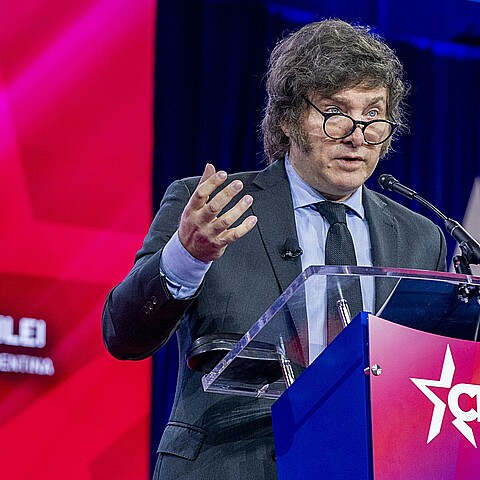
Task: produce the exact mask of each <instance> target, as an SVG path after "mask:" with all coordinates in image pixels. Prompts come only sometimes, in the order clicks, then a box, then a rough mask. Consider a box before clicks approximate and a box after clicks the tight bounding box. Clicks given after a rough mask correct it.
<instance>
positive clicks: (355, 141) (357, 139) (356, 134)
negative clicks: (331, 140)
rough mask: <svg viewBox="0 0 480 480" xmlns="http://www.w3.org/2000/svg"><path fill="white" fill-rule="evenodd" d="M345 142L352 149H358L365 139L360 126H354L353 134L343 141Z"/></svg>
mask: <svg viewBox="0 0 480 480" xmlns="http://www.w3.org/2000/svg"><path fill="white" fill-rule="evenodd" d="M343 140H344V141H345V142H349V143H351V144H352V145H353V146H354V147H360V146H361V145H362V144H363V142H364V140H365V138H364V136H363V128H362V126H361V125H358V124H357V125H355V129H354V130H353V132H352V133H351V134H350V135H349V136H348V137H345V138H344V139H343Z"/></svg>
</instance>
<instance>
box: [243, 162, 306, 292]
mask: <svg viewBox="0 0 480 480" xmlns="http://www.w3.org/2000/svg"><path fill="white" fill-rule="evenodd" d="M254 183H255V185H256V186H257V187H259V188H260V190H259V191H257V192H256V193H255V194H254V202H253V205H252V210H253V212H254V214H255V215H256V216H257V217H258V224H257V225H258V229H259V231H260V236H261V238H262V241H263V244H264V246H265V250H266V251H267V254H268V258H269V260H270V262H271V264H272V267H273V270H274V272H275V276H276V278H277V281H278V284H279V285H280V288H281V289H282V291H284V290H285V289H286V288H287V287H288V286H289V285H290V283H292V282H293V280H295V278H296V277H297V276H298V275H300V273H301V268H302V264H301V261H300V257H298V258H296V259H292V260H285V259H283V258H282V253H283V251H284V248H285V241H286V240H287V239H288V238H290V239H295V240H296V241H297V243H298V238H297V231H296V228H295V216H294V212H293V202H292V195H291V191H290V184H289V182H288V178H287V174H286V172H285V165H284V162H283V161H276V162H275V163H273V164H272V165H271V166H270V167H268V168H267V169H266V170H263V171H262V172H260V173H259V174H258V175H257V177H256V179H255V180H254Z"/></svg>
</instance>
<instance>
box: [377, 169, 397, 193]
mask: <svg viewBox="0 0 480 480" xmlns="http://www.w3.org/2000/svg"><path fill="white" fill-rule="evenodd" d="M396 183H398V180H397V179H396V178H395V177H394V176H393V175H390V174H388V173H382V175H380V176H379V177H378V184H379V185H380V186H381V187H382V188H383V189H384V190H390V191H391V192H393V186H394V185H395V184H396Z"/></svg>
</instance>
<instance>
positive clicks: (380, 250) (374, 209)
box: [363, 187, 400, 310]
mask: <svg viewBox="0 0 480 480" xmlns="http://www.w3.org/2000/svg"><path fill="white" fill-rule="evenodd" d="M363 205H364V208H365V216H366V218H367V221H368V228H369V231H370V242H371V246H372V263H373V265H374V266H375V267H392V268H398V267H400V259H399V240H398V225H397V221H396V220H395V218H394V217H393V216H392V215H391V214H390V213H389V211H388V206H387V204H386V203H385V202H384V201H383V200H382V199H381V197H380V196H378V195H376V194H375V193H374V192H372V191H370V190H368V189H367V188H366V187H363ZM395 284H396V281H395V280H392V281H391V282H390V281H386V280H385V281H376V282H375V305H376V309H377V310H378V309H379V308H380V307H381V306H382V305H383V303H384V302H385V300H386V299H387V297H388V295H390V292H391V291H392V288H393V287H394V286H395Z"/></svg>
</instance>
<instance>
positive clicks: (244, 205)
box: [178, 163, 257, 262]
mask: <svg viewBox="0 0 480 480" xmlns="http://www.w3.org/2000/svg"><path fill="white" fill-rule="evenodd" d="M226 179H227V174H226V173H225V172H224V171H219V172H216V170H215V167H214V166H213V165H211V164H209V163H207V165H206V166H205V170H204V172H203V175H202V178H201V179H200V182H199V184H198V186H197V188H196V189H195V191H194V192H193V195H192V197H191V198H190V200H189V202H188V203H187V205H186V206H185V209H184V210H183V213H182V217H181V219H180V226H179V228H178V237H179V239H180V242H181V243H182V245H183V246H184V247H185V248H186V249H187V251H188V252H189V253H190V254H191V255H192V256H194V257H195V258H198V259H199V260H202V261H204V262H209V261H212V260H215V259H217V258H219V257H221V256H222V255H223V253H224V252H225V249H226V248H227V246H228V245H230V244H231V243H233V242H235V241H236V240H238V239H239V238H241V237H243V236H244V235H245V234H246V233H248V232H249V231H250V230H251V229H252V228H253V227H254V226H255V224H256V223H257V217H256V216H254V215H251V216H249V217H247V218H246V219H245V220H243V222H242V223H241V224H240V225H238V226H236V227H234V228H230V227H231V225H232V224H233V223H235V222H236V221H237V220H238V219H239V218H240V217H241V216H242V215H243V214H244V213H245V212H246V210H247V209H248V208H249V207H250V206H251V205H252V203H253V198H252V197H251V196H250V195H245V196H243V198H241V199H240V200H239V201H238V202H237V203H236V204H235V205H234V206H233V207H232V208H231V209H230V210H228V211H226V212H225V213H223V215H221V216H218V215H219V214H220V212H221V211H222V209H223V208H224V207H225V206H226V205H227V204H228V203H229V202H230V201H231V200H232V198H233V197H235V196H236V195H238V194H239V193H240V192H241V191H242V189H243V184H242V182H241V181H240V180H234V181H233V182H231V183H230V184H228V185H227V186H226V187H225V188H223V189H222V190H220V191H219V192H218V193H217V194H216V195H215V196H214V197H213V198H211V199H210V195H211V194H212V193H213V192H214V191H215V190H216V189H217V188H218V187H219V186H220V185H222V183H224V182H225V180H226Z"/></svg>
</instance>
